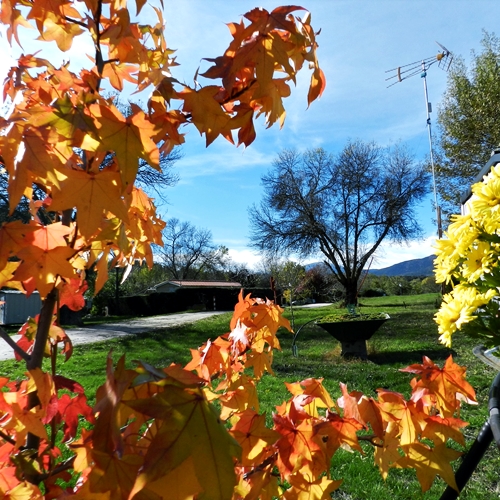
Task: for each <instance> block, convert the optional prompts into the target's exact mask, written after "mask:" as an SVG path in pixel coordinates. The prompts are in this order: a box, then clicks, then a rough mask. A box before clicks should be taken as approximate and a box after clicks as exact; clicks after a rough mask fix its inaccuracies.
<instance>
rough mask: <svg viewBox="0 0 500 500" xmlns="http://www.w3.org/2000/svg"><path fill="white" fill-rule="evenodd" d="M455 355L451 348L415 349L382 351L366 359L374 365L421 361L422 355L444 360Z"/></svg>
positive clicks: (435, 359)
mask: <svg viewBox="0 0 500 500" xmlns="http://www.w3.org/2000/svg"><path fill="white" fill-rule="evenodd" d="M450 354H451V355H453V356H456V355H457V353H456V351H454V350H453V349H445V348H441V349H418V350H415V351H384V352H378V353H373V354H369V355H368V360H369V361H371V362H372V363H375V364H376V365H392V364H404V365H406V364H412V363H421V362H422V358H423V356H427V357H428V358H430V359H432V360H433V361H437V360H445V359H447V358H448V356H449V355H450Z"/></svg>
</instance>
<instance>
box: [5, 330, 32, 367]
mask: <svg viewBox="0 0 500 500" xmlns="http://www.w3.org/2000/svg"><path fill="white" fill-rule="evenodd" d="M0 337H1V338H2V339H4V340H5V342H7V344H9V346H10V347H12V349H14V351H15V352H16V354H19V356H21V358H23V359H24V361H26V362H28V361H29V360H30V359H31V356H30V355H29V354H28V353H27V352H26V351H25V350H24V349H23V348H22V347H19V346H18V345H17V344H16V343H15V342H14V340H12V337H10V335H9V334H8V333H7V332H6V331H5V330H4V329H3V328H2V327H1V326H0Z"/></svg>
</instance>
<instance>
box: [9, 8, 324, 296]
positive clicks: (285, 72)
mask: <svg viewBox="0 0 500 500" xmlns="http://www.w3.org/2000/svg"><path fill="white" fill-rule="evenodd" d="M144 4H145V2H144V1H137V3H136V9H137V13H140V11H141V9H142V8H143V7H144ZM297 10H299V11H300V10H303V9H301V8H300V7H281V8H277V9H275V10H274V11H273V12H271V13H269V12H267V11H265V10H263V9H255V10H253V11H251V12H249V13H247V14H246V15H245V18H246V19H247V21H249V22H248V24H247V25H245V24H244V23H243V21H241V23H238V24H235V23H232V24H230V25H229V28H230V31H231V35H232V42H231V43H230V45H229V47H228V49H227V50H226V52H225V54H224V55H223V56H221V57H219V58H217V59H214V60H213V65H212V66H211V67H210V68H209V69H208V71H207V72H206V73H205V74H204V76H205V77H206V78H210V79H221V81H222V84H221V85H208V86H205V87H200V88H190V87H188V86H187V85H185V84H180V82H178V81H177V80H176V79H175V78H173V77H172V76H171V73H170V69H171V67H172V66H175V65H177V63H176V61H175V58H174V57H172V53H173V51H172V50H170V49H169V48H168V47H167V44H166V41H165V38H164V30H163V18H162V12H161V10H160V9H159V8H154V10H153V12H154V14H155V15H156V17H157V23H156V24H152V25H144V24H139V23H134V22H131V18H132V17H133V16H132V14H131V13H130V12H129V11H128V8H127V4H126V2H108V1H104V0H86V1H78V0H76V1H73V2H70V1H58V2H55V3H54V2H47V3H46V2H44V1H43V0H41V1H40V2H38V1H37V2H36V3H33V4H32V3H27V2H18V1H16V0H3V1H2V17H1V20H2V22H3V23H4V24H6V25H7V27H8V30H7V36H8V39H9V41H12V39H15V40H17V41H19V34H18V30H19V27H20V26H27V25H29V24H30V23H29V21H34V22H35V26H36V29H37V30H38V31H39V33H40V39H41V40H45V41H55V42H56V43H57V46H58V48H59V49H60V50H62V51H68V50H69V49H70V48H71V47H72V44H73V40H74V38H75V37H81V36H83V35H85V34H86V35H87V36H89V38H90V42H89V47H90V48H91V49H93V51H94V53H93V54H91V55H92V57H93V61H94V63H95V64H94V66H93V67H91V68H90V69H81V70H80V72H79V73H74V72H72V71H71V70H70V64H69V63H68V64H64V65H62V66H61V67H55V66H54V65H53V64H51V63H50V62H49V61H48V60H47V59H43V58H40V57H37V55H33V54H28V55H22V56H21V57H20V58H19V60H18V64H17V66H15V67H13V68H11V70H10V72H9V74H8V77H7V79H6V81H5V84H4V87H3V97H4V99H8V100H10V102H11V103H12V109H11V111H10V112H9V114H8V117H7V118H6V119H5V118H2V119H0V151H1V158H2V161H1V163H2V167H3V168H4V169H5V170H6V171H7V173H8V175H9V186H8V194H9V203H10V208H11V211H13V210H14V209H15V207H16V205H17V204H18V202H19V201H20V199H21V198H22V197H23V196H24V197H26V198H27V199H28V200H30V203H31V210H32V214H33V222H32V223H31V224H29V225H26V226H25V227H20V226H19V224H16V223H15V222H14V223H7V224H4V225H3V226H2V227H1V228H0V243H1V246H0V248H1V253H0V286H9V287H11V288H19V289H23V290H26V291H28V292H31V291H33V290H34V289H35V288H36V289H37V290H39V292H40V294H41V296H42V297H45V296H46V295H47V293H48V292H49V291H50V289H52V288H53V287H54V286H56V287H60V286H62V284H61V283H62V282H64V281H68V280H70V279H73V278H75V277H76V276H77V275H79V276H82V270H83V269H89V268H90V267H92V266H94V265H96V269H97V273H98V281H97V286H96V291H98V290H99V289H100V288H101V286H102V285H103V284H104V283H105V282H106V280H107V276H108V274H107V273H108V268H109V267H112V266H116V265H118V266H131V265H132V264H133V263H134V262H142V261H146V262H147V264H148V265H149V266H151V265H152V253H151V248H150V245H151V243H156V244H161V235H160V233H161V230H162V229H163V227H164V224H163V222H162V221H161V220H160V219H159V218H158V217H157V216H156V210H155V207H154V205H153V202H152V200H151V199H149V198H148V197H147V196H146V195H145V194H144V192H143V191H142V190H140V189H138V188H137V187H135V186H134V181H135V178H136V175H137V170H138V165H139V163H138V161H139V159H142V160H144V161H145V162H146V163H147V164H148V165H149V166H150V167H151V168H156V169H159V168H160V166H159V160H160V155H161V154H162V153H163V154H168V153H169V152H170V151H171V150H172V148H174V147H175V146H178V145H180V144H182V143H183V142H184V134H183V133H182V132H181V126H184V125H187V124H190V123H191V124H194V125H195V126H196V128H197V129H198V130H199V131H200V133H201V134H204V135H205V136H206V140H207V145H208V144H210V143H211V142H212V141H213V140H214V139H215V138H217V137H218V136H223V137H224V138H226V139H227V140H229V141H230V142H234V139H233V132H237V135H238V145H239V144H244V145H246V146H248V145H249V144H251V142H252V141H253V140H254V139H255V128H254V118H255V117H256V116H259V115H264V116H265V120H266V123H267V124H268V126H271V125H272V124H274V123H275V122H276V121H279V123H280V124H281V125H282V124H283V122H284V119H285V110H284V107H283V103H282V100H283V98H284V97H286V96H288V95H289V94H290V86H289V83H290V82H294V81H295V75H296V73H297V71H299V70H300V69H301V68H302V66H303V65H304V63H307V64H310V65H311V66H312V68H313V71H312V79H311V86H310V91H309V95H308V102H309V103H311V102H312V101H313V100H314V99H316V98H317V97H318V96H319V95H320V94H321V92H322V91H323V88H324V85H325V80H324V76H323V73H322V72H321V69H320V68H319V65H318V62H317V59H316V45H317V44H316V41H315V34H314V31H313V29H312V27H311V25H310V23H309V20H308V19H306V20H304V21H301V22H299V21H298V20H297V19H296V18H294V17H293V12H294V11H297ZM24 11H27V14H26V15H25V16H23V14H24ZM278 76H279V77H278ZM125 81H126V82H128V83H129V85H131V86H135V89H136V91H138V92H139V91H142V90H145V89H148V88H149V89H151V88H152V89H153V90H152V95H151V97H150V99H149V100H148V102H147V110H146V111H143V110H142V109H141V108H139V106H137V105H135V104H131V105H130V113H129V114H128V115H127V116H124V115H123V113H122V112H121V111H120V110H119V109H118V107H117V105H116V103H115V100H116V99H115V97H105V95H106V92H108V94H109V90H108V91H107V90H106V87H105V84H106V82H107V83H108V84H109V85H110V86H111V87H112V88H114V89H115V91H122V90H123V87H124V82H125ZM33 186H36V188H37V189H35V190H34V188H33ZM41 211H43V212H44V213H50V214H57V216H55V218H54V216H52V218H51V220H50V222H59V226H58V229H56V227H54V228H51V227H48V226H47V221H46V220H41V219H40V213H41ZM61 225H65V226H67V229H63V228H61ZM44 232H50V233H51V234H50V235H48V236H47V238H43V237H42V235H43V234H44ZM12 257H16V259H13V258H12ZM28 261H35V262H36V264H31V265H30V266H29V268H28V267H27V265H26V262H28ZM31 275H33V278H34V279H33V280H32V281H30V276H31Z"/></svg>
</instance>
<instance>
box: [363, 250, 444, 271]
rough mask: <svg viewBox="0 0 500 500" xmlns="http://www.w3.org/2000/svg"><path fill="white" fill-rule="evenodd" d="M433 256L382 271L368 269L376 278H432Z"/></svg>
mask: <svg viewBox="0 0 500 500" xmlns="http://www.w3.org/2000/svg"><path fill="white" fill-rule="evenodd" d="M435 257H436V256H435V255H429V256H428V257H424V258H423V259H412V260H407V261H405V262H400V263H399V264H394V265H393V266H389V267H384V268H383V269H370V273H371V274H375V275H377V276H432V274H433V269H434V265H433V262H434V259H435Z"/></svg>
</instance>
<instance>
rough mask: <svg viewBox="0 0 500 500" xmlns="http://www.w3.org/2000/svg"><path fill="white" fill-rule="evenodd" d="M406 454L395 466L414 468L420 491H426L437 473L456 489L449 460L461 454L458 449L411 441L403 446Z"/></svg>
mask: <svg viewBox="0 0 500 500" xmlns="http://www.w3.org/2000/svg"><path fill="white" fill-rule="evenodd" d="M403 449H404V451H405V454H406V456H405V457H403V458H402V459H401V460H398V462H397V466H398V467H402V468H411V469H415V472H416V473H417V479H418V481H419V483H420V486H421V487H422V491H424V492H425V491H427V490H428V489H429V488H430V487H431V486H432V483H433V481H434V478H435V477H436V476H437V475H439V476H440V477H441V479H443V480H444V481H446V483H447V484H448V485H449V486H451V487H452V488H453V489H454V490H456V491H458V486H457V483H456V481H455V473H454V472H453V468H452V467H451V465H450V462H452V461H453V460H456V459H457V458H458V457H459V456H461V455H462V453H460V452H459V451H456V450H452V449H451V448H447V447H446V445H439V446H436V447H435V448H429V447H428V446H426V445H424V444H422V443H413V444H411V445H409V446H406V447H404V448H403Z"/></svg>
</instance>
